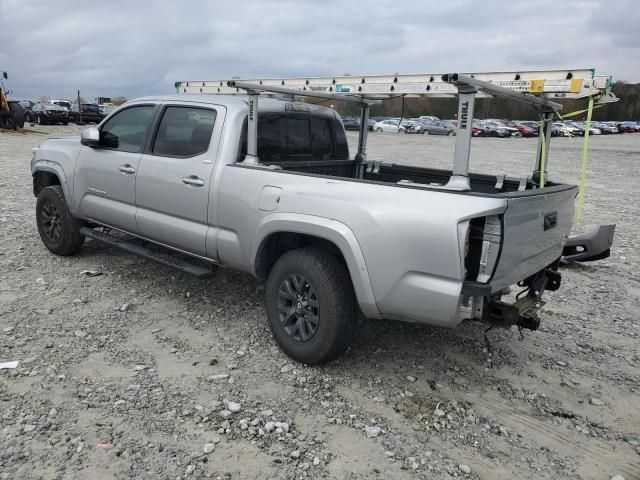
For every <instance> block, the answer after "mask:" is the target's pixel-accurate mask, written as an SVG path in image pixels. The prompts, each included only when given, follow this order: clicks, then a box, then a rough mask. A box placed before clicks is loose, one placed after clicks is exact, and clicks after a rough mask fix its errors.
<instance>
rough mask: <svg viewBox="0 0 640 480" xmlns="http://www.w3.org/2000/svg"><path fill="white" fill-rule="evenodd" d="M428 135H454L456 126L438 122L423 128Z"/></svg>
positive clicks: (445, 121) (441, 121)
mask: <svg viewBox="0 0 640 480" xmlns="http://www.w3.org/2000/svg"><path fill="white" fill-rule="evenodd" d="M425 130H426V133H428V134H429V135H455V134H456V125H455V124H454V123H453V122H451V121H448V120H438V121H436V122H433V123H431V124H429V125H427V126H426V127H425Z"/></svg>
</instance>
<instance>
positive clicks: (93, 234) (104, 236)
mask: <svg viewBox="0 0 640 480" xmlns="http://www.w3.org/2000/svg"><path fill="white" fill-rule="evenodd" d="M80 233H81V234H82V235H84V236H85V237H89V238H92V239H93V240H98V241H100V242H103V243H106V244H108V245H111V246H112V247H117V248H120V249H122V250H125V251H127V252H129V253H133V254H135V255H140V256H141V257H144V258H148V259H150V260H155V261H156V262H159V263H162V264H164V265H167V266H169V267H172V268H175V269H176V270H180V271H181V272H184V273H188V274H189V275H193V276H195V277H198V278H211V277H213V276H214V274H215V270H213V269H210V268H206V267H202V266H199V265H195V264H192V263H188V262H187V261H185V260H183V259H182V258H179V257H178V256H177V255H176V256H174V255H172V254H171V253H164V252H158V251H155V250H151V249H149V248H147V247H145V246H144V245H139V244H137V243H133V242H128V241H126V240H123V239H121V238H118V237H116V236H114V235H110V234H108V233H104V232H99V231H98V230H94V229H93V228H89V227H82V228H81V229H80ZM160 248H162V247H160Z"/></svg>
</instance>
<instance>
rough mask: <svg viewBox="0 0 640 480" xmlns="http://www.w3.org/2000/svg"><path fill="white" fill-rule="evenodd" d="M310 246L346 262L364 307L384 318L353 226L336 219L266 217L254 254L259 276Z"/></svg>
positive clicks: (371, 315) (366, 310)
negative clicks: (293, 253)
mask: <svg viewBox="0 0 640 480" xmlns="http://www.w3.org/2000/svg"><path fill="white" fill-rule="evenodd" d="M308 245H314V246H319V247H320V248H322V249H324V250H327V251H329V252H332V253H334V254H335V255H336V256H338V258H340V259H341V260H342V261H344V263H345V265H346V266H347V269H348V271H349V276H350V277H351V282H352V284H353V288H354V291H355V294H356V298H357V300H358V304H359V305H360V309H361V310H362V312H363V313H364V314H365V315H366V316H367V317H369V318H380V311H379V310H378V307H377V305H376V302H375V297H374V295H373V289H372V286H371V282H370V280H369V272H368V270H367V266H366V263H365V260H364V256H363V254H362V250H361V248H360V245H359V244H358V241H357V239H356V237H355V235H354V234H353V232H352V231H351V229H349V227H347V226H346V225H345V224H343V223H341V222H338V221H336V220H331V219H328V218H323V217H316V216H312V215H304V214H280V213H278V214H273V215H269V216H267V217H265V218H264V219H263V221H262V222H261V224H260V227H259V229H258V235H256V242H255V245H254V248H253V250H252V255H251V259H252V261H253V270H254V273H255V275H256V276H257V277H259V278H266V277H267V276H268V274H269V271H270V270H271V267H273V265H274V264H275V262H276V261H277V260H278V258H280V257H281V256H282V255H283V254H284V253H286V252H288V251H290V250H293V249H296V248H301V247H304V246H308Z"/></svg>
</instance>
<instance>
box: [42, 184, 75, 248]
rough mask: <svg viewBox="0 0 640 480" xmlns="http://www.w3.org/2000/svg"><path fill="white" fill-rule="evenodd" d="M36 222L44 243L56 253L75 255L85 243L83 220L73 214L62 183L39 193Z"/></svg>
mask: <svg viewBox="0 0 640 480" xmlns="http://www.w3.org/2000/svg"><path fill="white" fill-rule="evenodd" d="M36 223H37V225H38V233H39V234H40V238H41V239H42V243H44V245H45V247H47V248H48V249H49V250H50V251H51V252H53V253H55V254H56V255H65V256H66V255H73V254H74V253H76V252H77V251H78V250H80V247H82V244H83V243H84V238H85V237H84V236H83V235H81V234H80V228H81V227H82V222H80V221H78V220H76V219H75V218H73V216H71V212H69V209H68V208H67V202H66V201H65V199H64V192H63V191H62V187H61V186H60V185H51V186H49V187H46V188H43V189H42V190H41V191H40V193H39V194H38V201H37V203H36Z"/></svg>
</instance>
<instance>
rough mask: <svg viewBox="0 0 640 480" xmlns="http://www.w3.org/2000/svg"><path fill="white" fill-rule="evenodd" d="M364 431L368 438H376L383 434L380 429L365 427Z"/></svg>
mask: <svg viewBox="0 0 640 480" xmlns="http://www.w3.org/2000/svg"><path fill="white" fill-rule="evenodd" d="M364 431H365V433H366V434H367V438H375V437H377V436H378V435H380V434H381V433H382V429H381V428H380V427H375V426H373V427H371V426H367V427H364Z"/></svg>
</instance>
